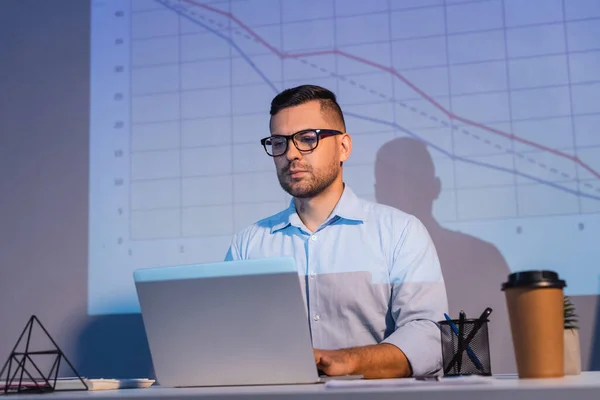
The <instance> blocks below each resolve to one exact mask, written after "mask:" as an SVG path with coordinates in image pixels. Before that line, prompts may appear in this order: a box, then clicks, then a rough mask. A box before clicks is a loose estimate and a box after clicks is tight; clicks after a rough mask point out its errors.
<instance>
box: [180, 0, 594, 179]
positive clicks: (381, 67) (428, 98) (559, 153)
mask: <svg viewBox="0 0 600 400" xmlns="http://www.w3.org/2000/svg"><path fill="white" fill-rule="evenodd" d="M184 2H186V3H189V4H192V5H194V6H196V7H200V8H204V9H206V10H209V11H211V12H214V13H217V14H220V15H223V16H225V17H227V18H229V19H231V20H232V21H234V22H235V23H236V24H238V25H239V26H240V27H242V29H244V30H245V31H246V32H248V34H249V35H250V36H252V37H253V38H254V39H255V40H256V41H257V42H259V43H260V44H262V45H263V46H265V47H266V48H267V49H269V50H270V51H271V52H272V53H274V54H275V55H276V56H278V57H279V58H281V59H286V58H301V57H314V56H321V55H330V54H335V55H339V56H342V57H346V58H348V59H351V60H354V61H357V62H360V63H363V64H366V65H369V66H371V67H373V68H376V69H379V70H382V71H386V72H389V73H390V74H392V75H393V76H395V77H396V78H398V79H400V80H401V81H402V82H403V83H405V84H406V85H407V86H408V87H410V88H411V89H412V90H414V91H415V92H416V93H417V94H419V96H421V97H423V98H424V99H425V100H426V101H427V102H429V103H431V105H433V106H434V107H435V108H437V109H438V110H440V111H441V112H442V113H443V114H445V115H446V116H447V117H448V118H450V119H452V120H456V121H460V122H462V123H464V124H467V125H470V126H473V127H476V128H480V129H483V130H485V131H488V132H490V133H493V134H496V135H499V136H502V137H505V138H508V139H510V140H514V141H517V142H520V143H523V144H526V145H528V146H531V147H535V148H537V149H540V150H544V151H547V152H549V153H552V154H554V155H556V156H559V157H563V158H566V159H568V160H571V161H573V162H575V163H576V164H579V165H580V166H581V167H582V168H584V169H585V170H587V171H589V172H590V173H591V174H592V175H594V176H595V177H596V178H599V179H600V172H597V171H596V170H594V169H593V168H592V167H590V166H589V165H587V164H586V163H584V162H583V161H582V160H581V159H580V158H579V157H577V156H574V155H572V154H568V153H564V152H562V151H560V150H557V149H553V148H550V147H547V146H544V145H542V144H539V143H536V142H533V141H531V140H528V139H524V138H521V137H518V136H515V135H514V134H512V133H507V132H504V131H501V130H498V129H495V128H492V127H489V126H486V125H483V124H481V123H478V122H475V121H472V120H470V119H468V118H464V117H461V116H459V115H456V114H454V113H453V112H452V111H450V110H448V109H446V108H444V107H443V106H442V105H441V104H440V103H438V102H437V101H435V100H434V99H433V98H432V97H431V96H429V95H428V94H427V93H425V92H424V91H422V90H421V89H419V88H418V87H417V86H416V85H415V84H414V83H412V82H411V81H409V80H408V79H407V78H406V77H404V76H403V75H402V74H400V73H399V72H398V71H396V70H395V69H393V68H391V67H387V66H385V65H382V64H378V63H376V62H373V61H370V60H367V59H365V58H362V57H358V56H355V55H353V54H350V53H346V52H345V51H341V50H337V49H332V50H320V51H311V52H304V53H284V52H281V51H280V50H279V49H277V48H275V47H273V46H272V45H271V44H270V43H269V42H267V41H266V40H265V39H263V38H262V37H261V36H260V35H258V34H257V33H256V32H254V31H253V30H252V29H251V28H250V27H248V26H247V25H246V24H245V23H243V22H242V21H240V20H239V19H238V18H237V17H236V16H235V15H233V14H231V13H229V12H227V11H223V10H219V9H217V8H214V7H211V6H209V5H206V4H201V3H198V2H197V1H194V0H184Z"/></svg>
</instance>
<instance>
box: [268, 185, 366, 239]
mask: <svg viewBox="0 0 600 400" xmlns="http://www.w3.org/2000/svg"><path fill="white" fill-rule="evenodd" d="M336 217H337V218H341V219H345V220H349V221H357V222H363V221H364V220H365V218H366V214H365V211H364V209H363V207H362V203H361V201H360V199H359V198H358V197H357V196H356V195H355V194H354V192H353V191H352V189H350V187H349V186H348V185H347V184H344V191H343V192H342V196H341V197H340V200H339V201H338V203H337V204H336V206H335V208H334V209H333V211H332V212H331V216H330V217H329V218H328V219H327V221H326V222H325V224H327V223H329V222H330V221H331V220H332V219H333V218H336ZM290 225H293V226H296V227H301V226H302V221H301V220H300V217H299V216H298V213H297V212H296V206H295V205H294V199H293V198H292V199H291V200H290V205H289V207H288V208H287V209H286V210H284V211H283V212H282V213H281V214H280V218H279V221H277V222H276V223H275V224H273V226H272V227H271V233H273V232H276V231H278V230H281V229H284V228H286V227H288V226H290Z"/></svg>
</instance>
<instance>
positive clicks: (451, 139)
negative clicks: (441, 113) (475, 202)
mask: <svg viewBox="0 0 600 400" xmlns="http://www.w3.org/2000/svg"><path fill="white" fill-rule="evenodd" d="M444 45H445V46H446V76H447V78H448V110H449V111H450V112H452V98H453V97H452V69H451V68H450V65H451V64H450V46H449V44H448V4H447V2H446V0H444ZM392 60H393V58H392ZM392 77H393V76H392ZM449 131H450V146H451V147H450V148H451V151H452V154H456V148H455V140H454V129H449ZM452 179H453V182H457V179H456V164H455V163H452ZM454 213H455V214H454V215H456V217H457V218H458V215H459V210H458V193H457V192H454Z"/></svg>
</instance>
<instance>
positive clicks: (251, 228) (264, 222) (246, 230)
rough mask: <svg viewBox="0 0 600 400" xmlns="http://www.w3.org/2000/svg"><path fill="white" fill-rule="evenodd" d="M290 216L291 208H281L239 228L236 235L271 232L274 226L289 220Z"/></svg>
mask: <svg viewBox="0 0 600 400" xmlns="http://www.w3.org/2000/svg"><path fill="white" fill-rule="evenodd" d="M288 218H289V210H288V209H284V210H281V211H279V212H278V213H276V214H273V215H270V216H268V217H264V218H262V219H259V220H258V221H256V222H254V223H252V224H249V225H246V226H245V227H243V228H242V229H240V230H238V231H237V232H236V234H235V236H236V237H238V238H249V237H252V236H254V235H256V234H261V233H270V232H271V230H272V229H273V227H275V226H277V225H280V224H282V223H284V222H285V221H287V220H288Z"/></svg>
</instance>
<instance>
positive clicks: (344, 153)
mask: <svg viewBox="0 0 600 400" xmlns="http://www.w3.org/2000/svg"><path fill="white" fill-rule="evenodd" d="M350 153H352V137H350V135H349V134H347V133H344V134H343V135H342V138H341V140H340V164H343V163H344V161H346V160H347V159H348V158H350Z"/></svg>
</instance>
